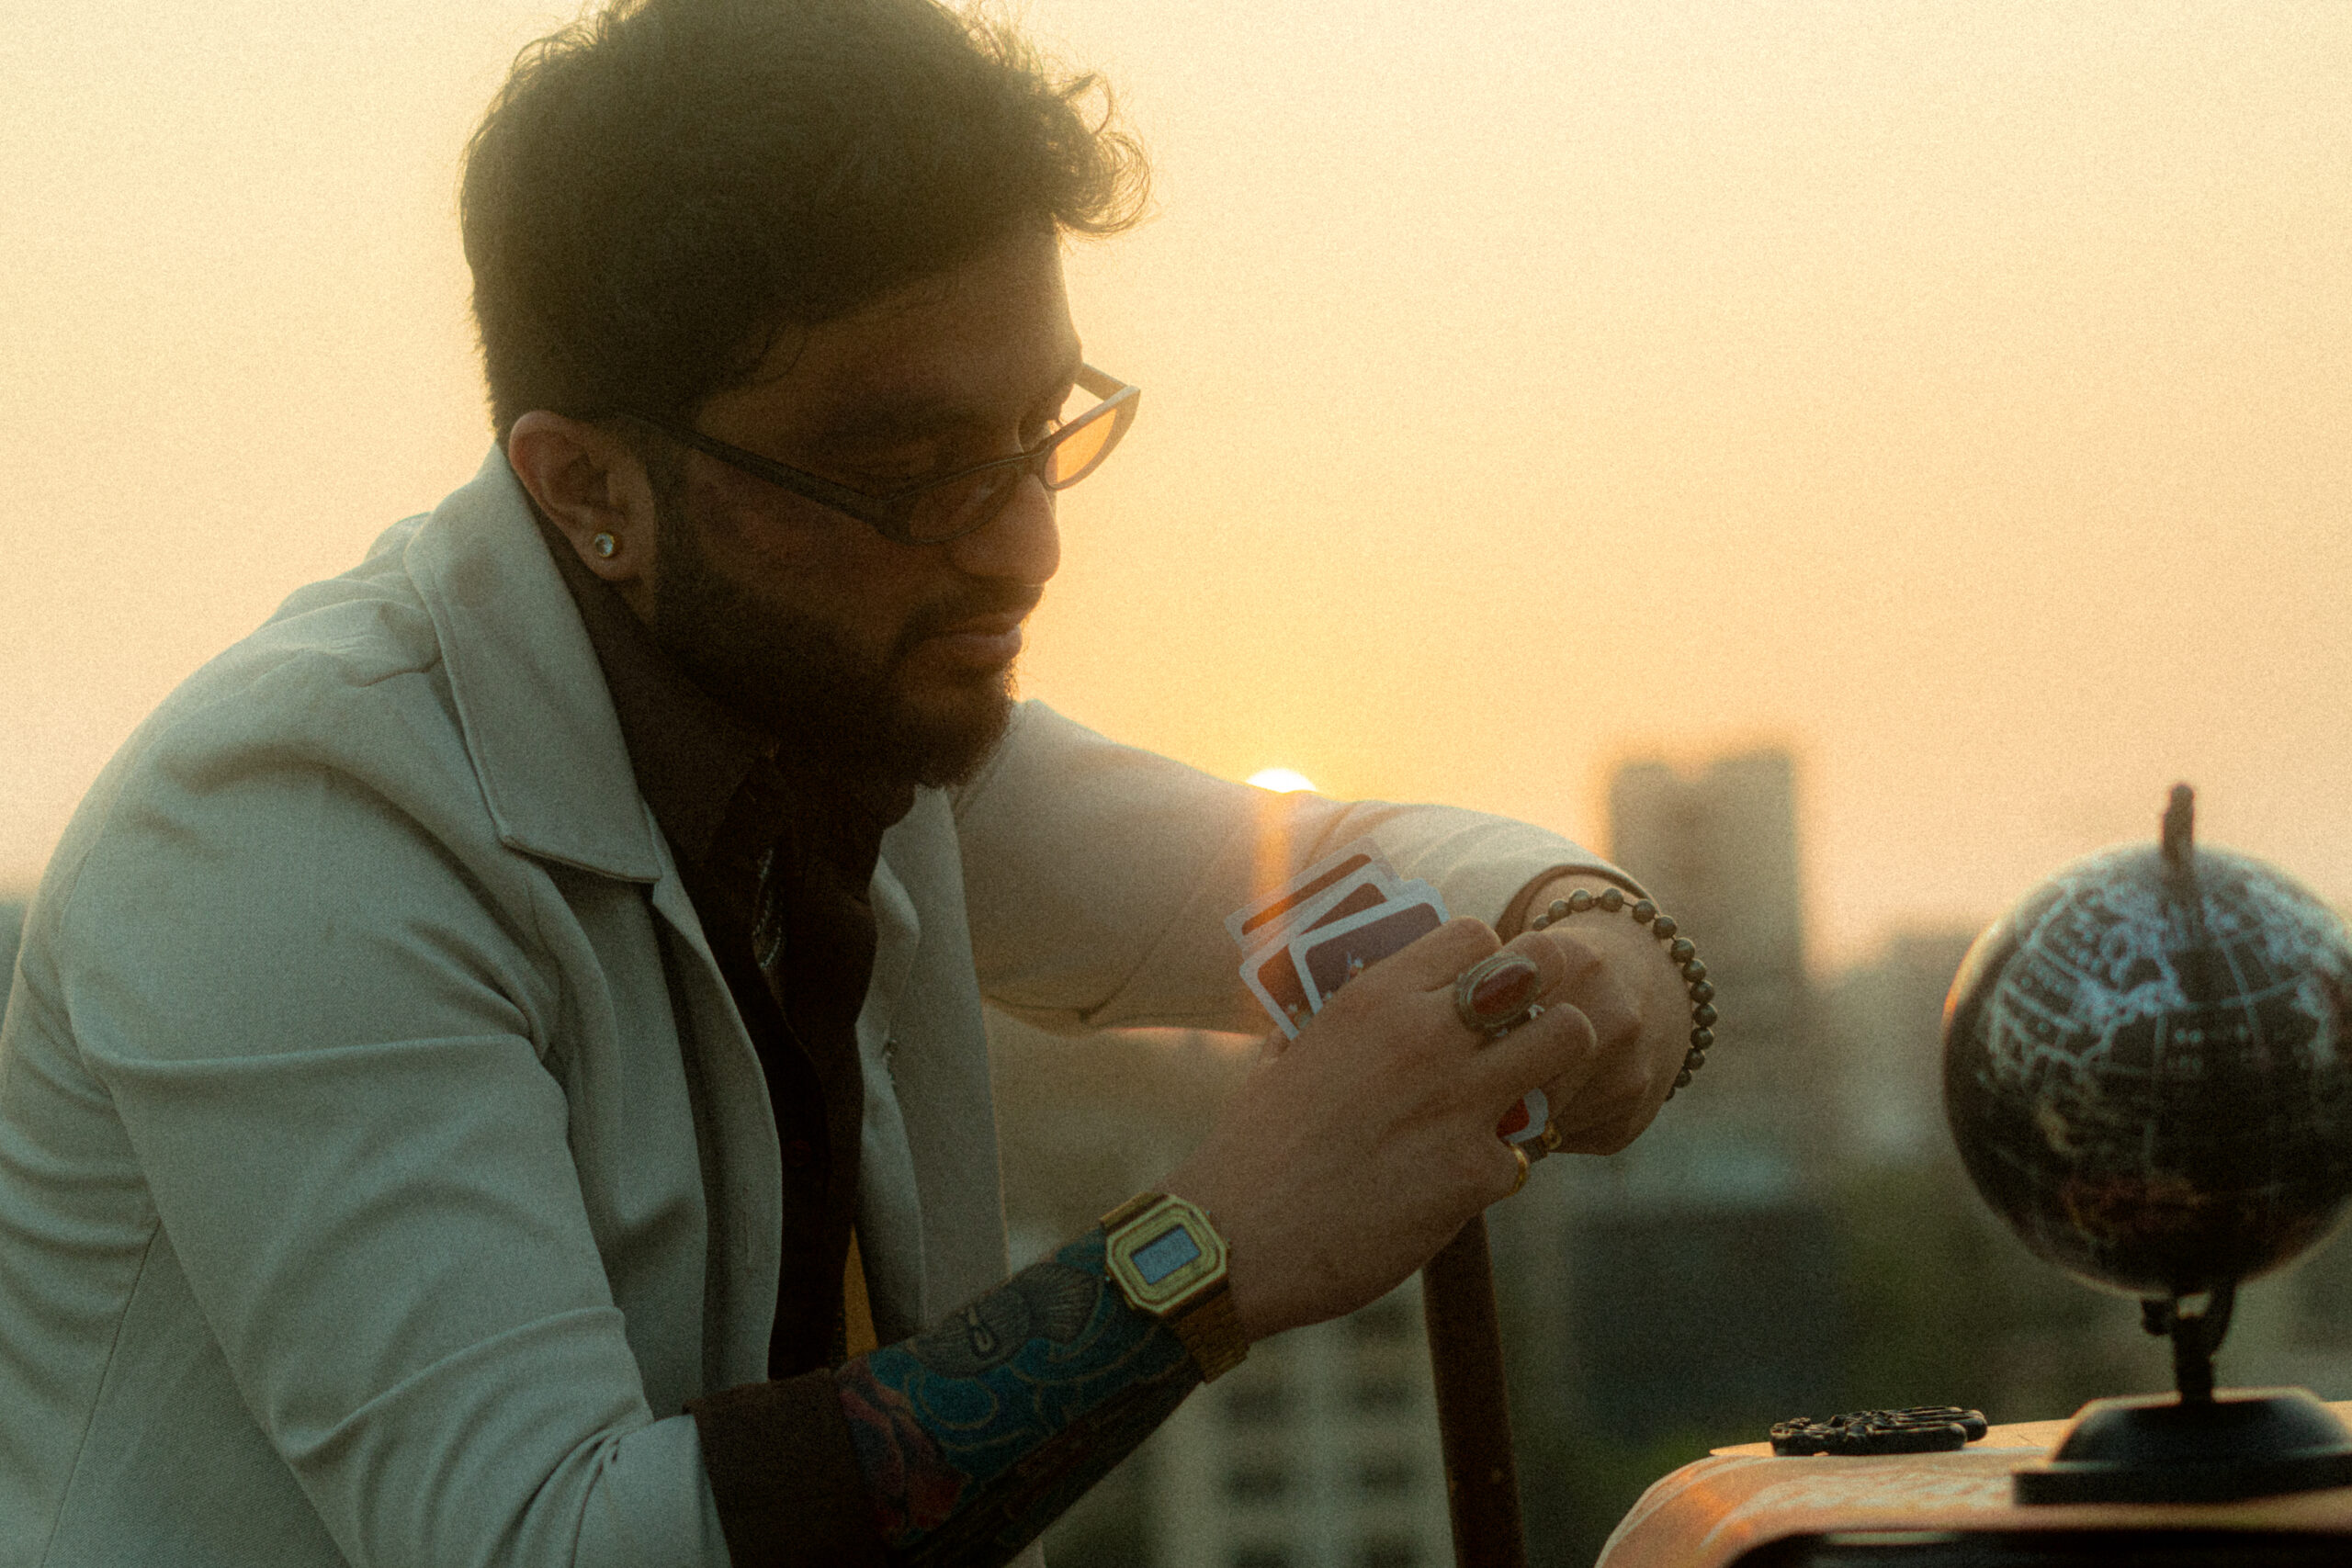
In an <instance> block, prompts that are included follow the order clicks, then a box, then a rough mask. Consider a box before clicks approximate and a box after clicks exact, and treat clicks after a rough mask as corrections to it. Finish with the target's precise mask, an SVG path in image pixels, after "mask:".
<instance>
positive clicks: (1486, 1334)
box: [1421, 1214, 1527, 1568]
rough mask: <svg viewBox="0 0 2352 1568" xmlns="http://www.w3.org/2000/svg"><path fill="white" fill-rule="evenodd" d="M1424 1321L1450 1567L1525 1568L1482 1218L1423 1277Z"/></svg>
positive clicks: (1515, 1466)
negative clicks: (1442, 1467)
mask: <svg viewBox="0 0 2352 1568" xmlns="http://www.w3.org/2000/svg"><path fill="white" fill-rule="evenodd" d="M1421 1314H1422V1318H1423V1320H1424V1322H1425V1323H1426V1324H1427V1325H1428V1328H1429V1340H1430V1371H1432V1372H1434V1373H1435V1374H1436V1380H1437V1429H1438V1441H1439V1443H1440V1444H1441V1445H1442V1448H1443V1450H1444V1454H1445V1502H1446V1509H1447V1512H1448V1513H1449V1514H1450V1515H1451V1516H1452V1517H1453V1561H1454V1562H1455V1563H1456V1565H1457V1568H1527V1532H1526V1529H1525V1527H1524V1525H1523V1524H1522V1523H1521V1518H1520V1512H1519V1462H1518V1461H1517V1460H1516V1459H1515V1458H1514V1457H1513V1456H1512V1453H1511V1442H1510V1397H1509V1395H1508V1394H1507V1393H1505V1391H1504V1387H1503V1341H1502V1330H1501V1328H1500V1325H1498V1324H1497V1322H1496V1320H1495V1269H1494V1262H1493V1258H1492V1257H1491V1256H1490V1255H1489V1254H1488V1252H1487V1218H1486V1216H1485V1215H1484V1214H1479V1215H1476V1216H1474V1217H1473V1218H1472V1219H1471V1221H1470V1223H1469V1224H1466V1225H1464V1226H1463V1227H1462V1231H1461V1234H1460V1235H1456V1236H1455V1237H1454V1238H1453V1240H1452V1241H1450V1242H1447V1243H1446V1244H1445V1247H1443V1249H1442V1250H1441V1251H1440V1252H1439V1253H1438V1255H1437V1256H1436V1257H1435V1258H1430V1261H1429V1265H1428V1267H1426V1268H1424V1269H1422V1270H1421Z"/></svg>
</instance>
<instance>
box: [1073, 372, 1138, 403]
mask: <svg viewBox="0 0 2352 1568" xmlns="http://www.w3.org/2000/svg"><path fill="white" fill-rule="evenodd" d="M1078 384H1079V385H1080V386H1081V387H1083V388H1085V389H1087V390H1088V391H1090V392H1091V393H1093V394H1094V395H1095V396H1096V397H1098V398H1107V397H1109V396H1110V395H1111V394H1112V393H1114V392H1120V391H1125V389H1126V385H1127V384H1126V383H1125V381H1122V380H1120V379H1119V378H1117V377H1116V376H1105V375H1104V374H1103V372H1101V371H1100V370H1097V369H1096V368H1094V367H1092V366H1091V365H1080V367H1078Z"/></svg>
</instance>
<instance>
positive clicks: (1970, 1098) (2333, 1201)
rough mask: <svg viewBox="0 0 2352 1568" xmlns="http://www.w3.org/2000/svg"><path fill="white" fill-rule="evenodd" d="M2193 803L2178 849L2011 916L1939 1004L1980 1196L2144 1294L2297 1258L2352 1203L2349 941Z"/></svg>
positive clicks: (2183, 793)
mask: <svg viewBox="0 0 2352 1568" xmlns="http://www.w3.org/2000/svg"><path fill="white" fill-rule="evenodd" d="M2176 815H2177V820H2176ZM2348 1022H2352V948H2347V945H2346V932H2345V929H2344V925H2343V923H2342V922H2341V921H2340V920H2339V919H2337V918H2336V916H2335V914H2334V913H2333V912H2332V911H2331V910H2330V909H2329V908H2327V907H2326V906H2325V905H2324V904H2323V903H2321V902H2320V901H2319V900H2318V899H2317V898H2314V897H2312V895H2311V894H2310V893H2308V892H2306V891H2305V890H2304V889H2303V888H2302V887H2301V886H2298V885H2297V884H2296V883H2295V882H2294V881H2293V880H2292V879H2291V878H2290V877H2289V876H2287V875H2286V874H2284V873H2282V872H2279V871H2278V870H2275V869H2273V868H2272V867H2270V866H2267V865H2265V864H2263V863H2261V862H2258V861H2255V860H2251V859H2248V858H2246V857H2245V856H2242V855H2236V854H2231V853H2229V852H2224V851H2219V850H2211V849H2204V848H2199V847H2196V846H2195V845H2194V844H2193V843H2192V842H2191V841H2190V832H2189V825H2188V790H2187V789H2186V788H2185V787H2184V788H2182V789H2180V790H2177V791H2176V793H2175V800H2174V811H2173V813H2168V814H2167V817H2166V822H2165V844H2164V845H2163V846H2162V847H2159V846H2157V845H2153V844H2152V845H2148V846H2145V847H2125V848H2121V849H2115V850H2109V851H2107V852H2103V853H2100V854H2097V855H2093V856H2091V857H2090V858H2088V859H2086V860H2084V861H2080V862H2078V863H2075V864H2074V865H2071V866H2068V867H2067V868H2066V869H2064V870H2063V871H2061V872H2059V873H2058V874H2056V875H2054V876H2052V877H2051V878H2050V879H2049V880H2048V881H2047V882H2044V883H2043V884H2041V886H2038V887H2036V888H2035V889H2034V890H2033V891H2032V892H2030V894H2028V895H2027V896H2026V897H2024V899H2022V900H2021V901H2020V902H2019V903H2018V905H2017V907H2016V908H2013V909H2012V910H2010V911H2009V913H2008V914H2007V915H2005V916H2003V917H2002V918H2001V919H1999V920H1997V921H1996V922H1995V923H1994V924H1993V925H1992V927H1991V928H1989V929H1988V930H1987V931H1985V933H1984V934H1983V935H1982V936H1980V937H1979V938H1978V939H1977V941H1976V942H1975V944H1974V946H1973V947H1972V948H1971V949H1970V951H1969V953H1968V956H1967V958H1966V959H1965V961H1963V963H1962V966H1961V970H1960V975H1959V977H1958V979H1956V980H1955V981H1954V982H1953V984H1952V988H1951V997H1950V998H1949V999H1948V1000H1947V1002H1946V1003H1945V1008H1944V1105H1945V1111H1946V1114H1947V1116H1948V1117H1949V1119H1950V1121H1951V1133H1952V1137H1953V1140H1954V1141H1955V1142H1956V1143H1957V1144H1958V1145H1959V1147H1960V1154H1961V1157H1962V1161H1963V1163H1964V1164H1965V1165H1966V1167H1967V1168H1968V1174H1969V1176H1970V1178H1971V1179H1973V1181H1974V1182H1975V1184H1976V1187H1977V1190H1979V1191H1980V1192H1982V1193H1983V1194H1984V1196H1985V1201H1986V1202H1988V1203H1990V1204H1991V1205H1992V1207H1993V1209H1994V1211H1995V1212H1996V1213H1998V1214H2000V1215H2001V1217H2002V1218H2003V1219H2004V1220H2006V1221H2007V1223H2008V1224H2009V1225H2010V1226H2011V1227H2012V1228H2013V1229H2015V1230H2016V1232H2017V1233H2018V1235H2019V1236H2020V1237H2021V1238H2023V1240H2024V1242H2025V1244H2026V1246H2027V1247H2030V1248H2031V1249H2032V1250H2033V1251H2034V1252H2035V1253H2037V1254H2039V1255H2040V1256H2041V1258H2045V1259H2047V1260H2048V1261H2050V1262H2052V1263H2053V1264H2056V1265H2057V1266H2058V1267H2059V1268H2061V1269H2064V1270H2066V1271H2067V1272H2068V1273H2070V1274H2073V1275H2074V1276H2075V1277H2076V1278H2078V1279H2080V1280H2085V1281H2086V1282H2088V1283H2090V1284H2093V1285H2096V1286H2098V1287H2100V1288H2103V1289H2106V1290H2109V1291H2115V1292H2123V1293H2127V1294H2130V1295H2134V1296H2138V1297H2141V1298H2143V1299H2148V1300H2156V1299H2175V1300H2177V1298H2179V1297H2181V1296H2186V1295H2195V1294H2198V1293H2200V1292H2209V1291H2214V1290H2218V1289H2224V1288H2227V1287H2230V1286H2233V1284H2234V1283H2235V1282H2236V1281H2237V1280H2246V1279H2251V1278H2254V1277H2255V1276H2256V1275H2259V1274H2262V1273H2264V1272H2266V1271H2267V1270H2270V1269H2276V1268H2278V1267H2279V1266H2280V1265H2281V1264H2284V1263H2286V1262H2289V1261H2290V1260H2291V1259H2292V1258H2295V1257H2296V1256H2297V1255H2298V1254H2300V1253H2301V1252H2302V1251H2303V1250H2304V1249H2305V1248H2306V1247H2310V1246H2312V1244H2313V1243H2314V1242H2316V1241H2318V1240H2319V1239H2321V1238H2322V1237H2323V1236H2324V1235H2326V1234H2327V1232H2328V1231H2329V1229H2330V1228H2331V1227H2333V1225H2334V1224H2335V1221H2336V1219H2337V1217H2338V1216H2339V1214H2340V1213H2342V1211H2343V1209H2344V1206H2345V1200H2346V1197H2347V1196H2352V1059H2347V1056H2346V1048H2347V1041H2346V1027H2347V1023H2348Z"/></svg>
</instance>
